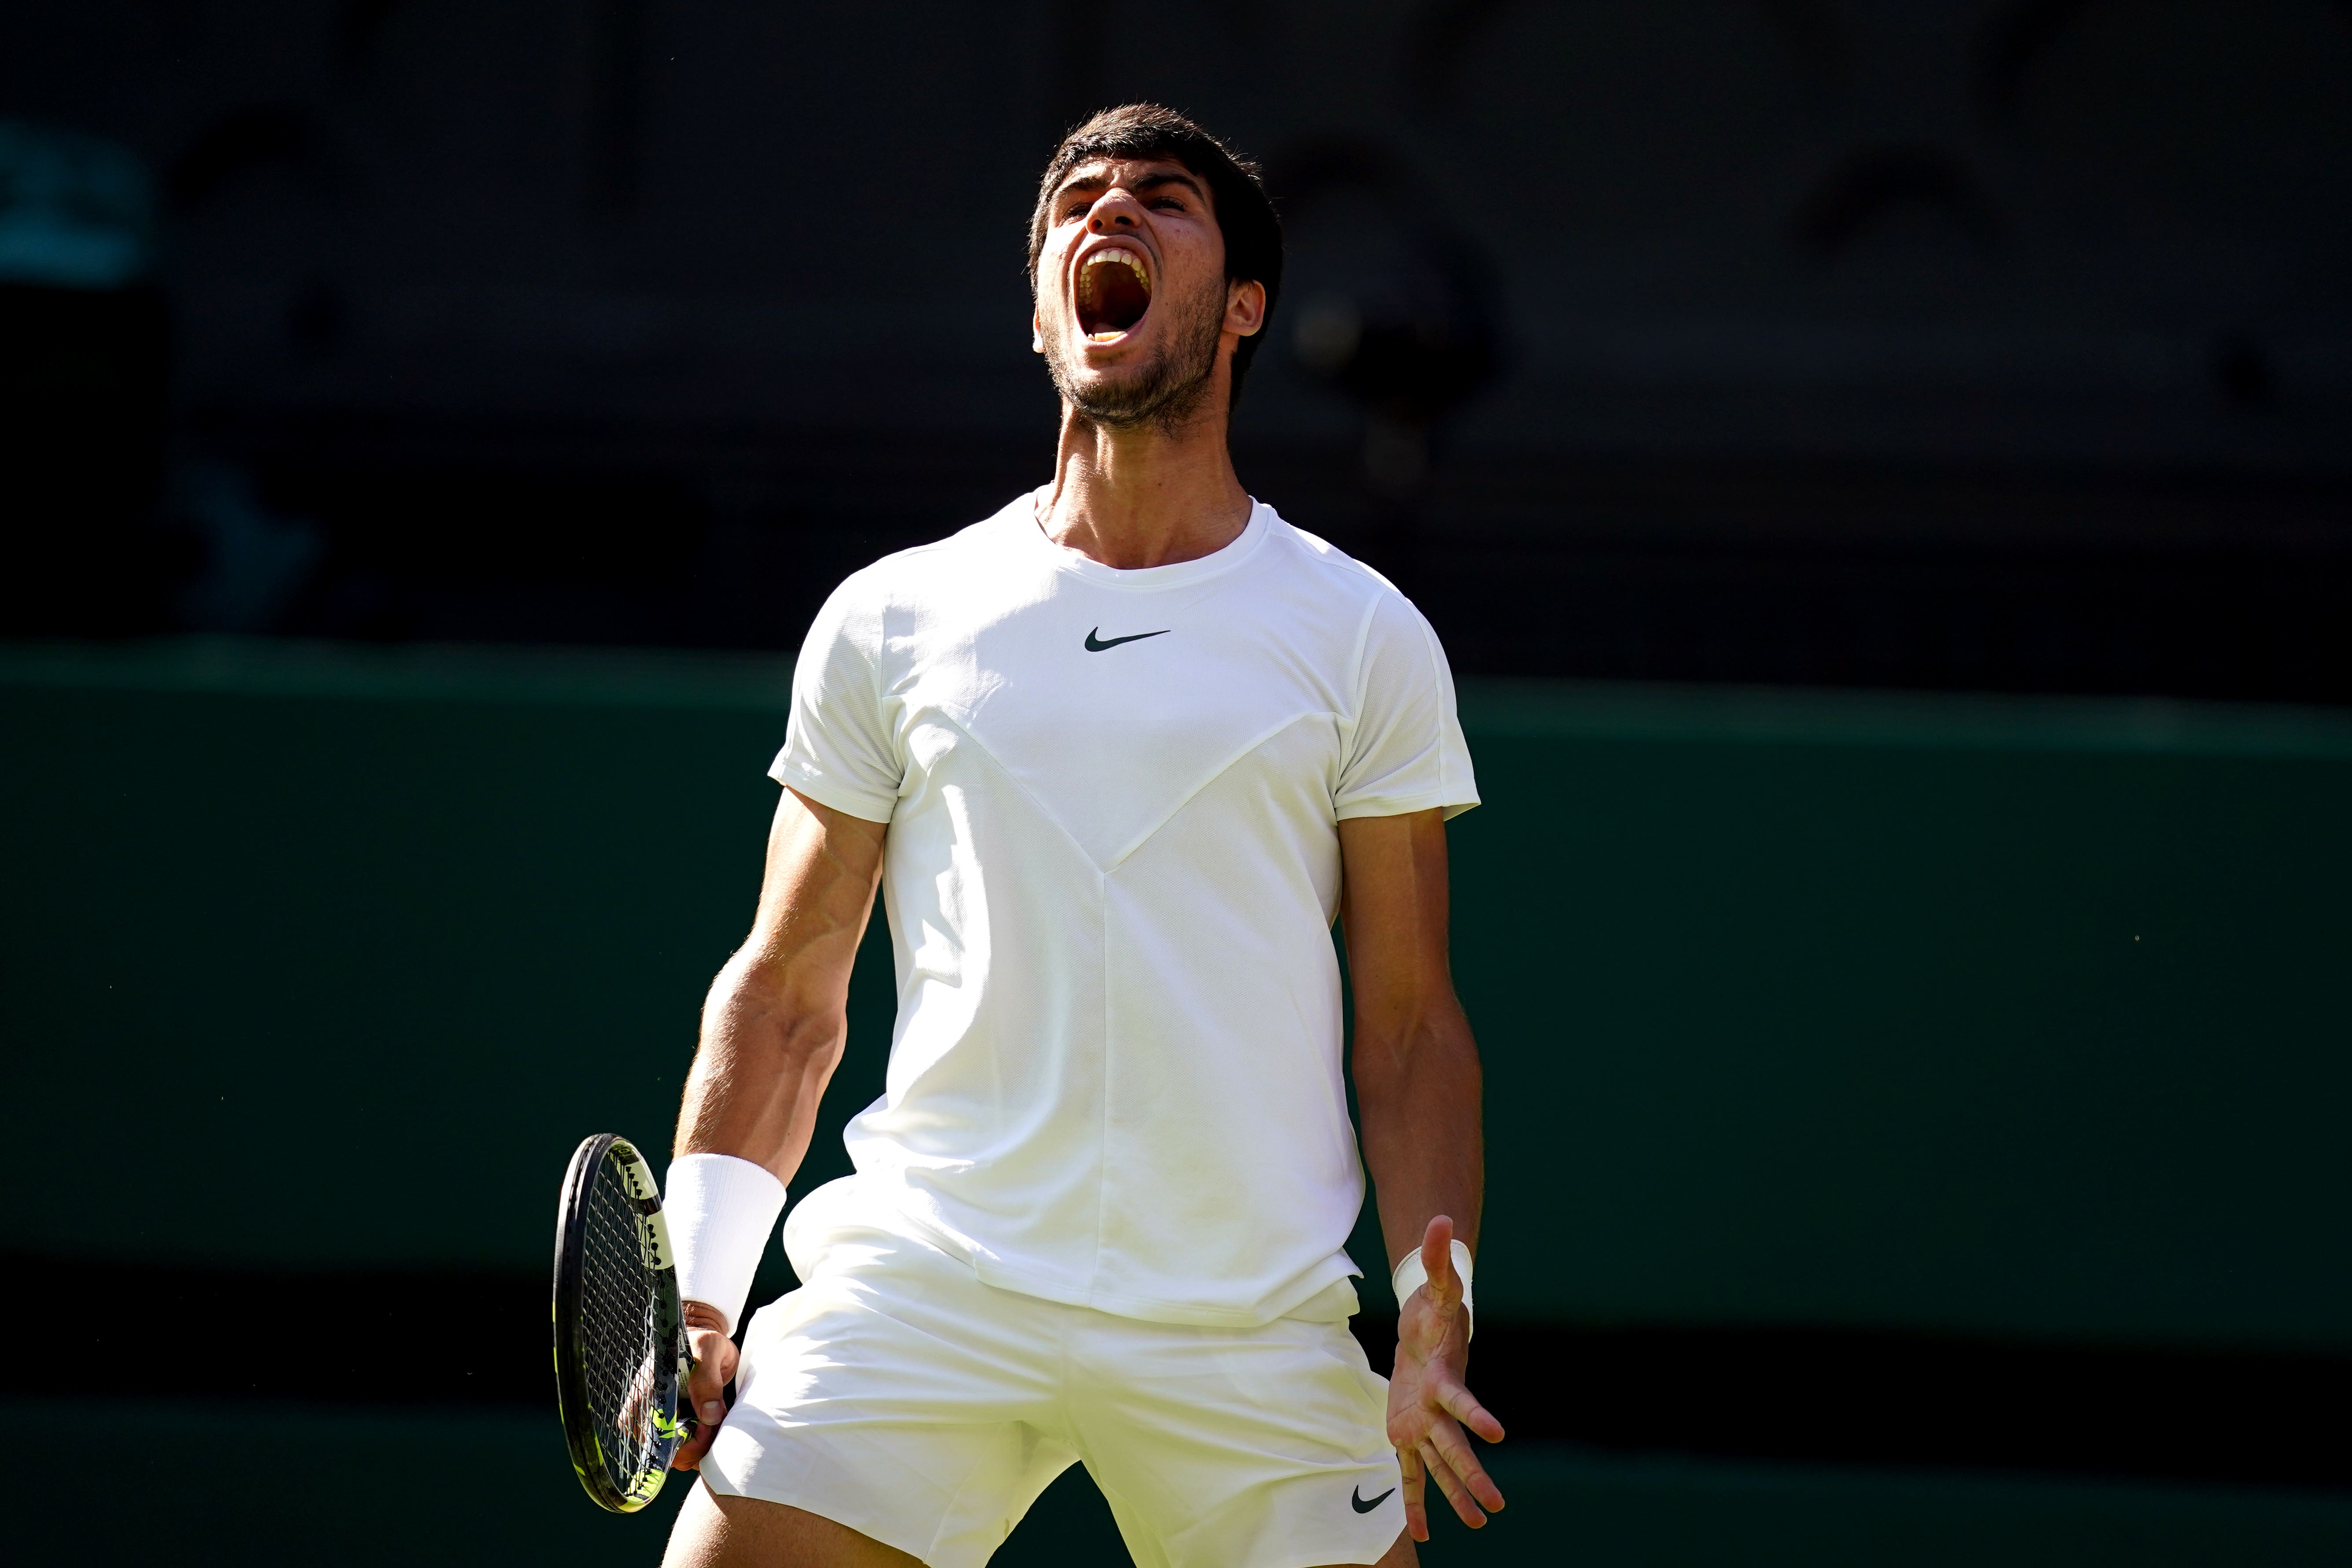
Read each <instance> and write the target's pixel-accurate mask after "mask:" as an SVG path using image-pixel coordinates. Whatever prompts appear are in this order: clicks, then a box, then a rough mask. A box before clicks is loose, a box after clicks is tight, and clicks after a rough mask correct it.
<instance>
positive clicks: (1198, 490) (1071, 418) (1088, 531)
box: [1037, 377, 1250, 571]
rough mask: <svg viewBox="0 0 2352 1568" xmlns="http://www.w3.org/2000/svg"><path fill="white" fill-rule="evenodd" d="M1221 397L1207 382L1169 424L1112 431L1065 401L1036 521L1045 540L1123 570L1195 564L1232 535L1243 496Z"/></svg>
mask: <svg viewBox="0 0 2352 1568" xmlns="http://www.w3.org/2000/svg"><path fill="white" fill-rule="evenodd" d="M1219 379H1220V380H1222V379H1223V378H1222V377H1221V378H1219ZM1221 393H1222V388H1213V389H1212V390H1211V392H1210V395H1209V396H1208V397H1206V398H1204V399H1203V400H1202V407H1201V409H1200V410H1198V411H1197V412H1196V413H1195V414H1194V415H1193V416H1192V418H1190V419H1188V420H1186V421H1185V422H1184V423H1183V424H1182V425H1181V426H1179V427H1177V428H1176V429H1173V430H1169V429H1164V428H1162V427H1161V426H1160V425H1159V424H1158V423H1157V422H1146V423H1145V424H1143V425H1141V426H1132V427H1129V428H1122V429H1113V428H1111V427H1109V426H1103V425H1099V424H1097V423H1096V422H1095V421H1093V420H1091V419H1088V418H1086V417H1085V416H1082V415H1080V414H1078V413H1077V412H1076V410H1075V409H1073V408H1071V407H1070V405H1068V404H1064V405H1062V443H1061V450H1060V452H1059V453H1058V454H1057V455H1056V458H1055V465H1054V489H1053V492H1052V494H1051V495H1050V496H1049V497H1048V498H1047V500H1045V505H1044V506H1043V508H1042V509H1041V514H1040V516H1039V517H1038V520H1037V521H1038V523H1039V525H1040V526H1041V527H1043V528H1044V529H1045V536H1046V537H1047V538H1048V539H1051V540H1052V541H1054V542H1055V543H1056V544H1060V545H1063V546H1065V547H1066V548H1068V549H1071V550H1075V551H1077V552H1079V553H1080V554H1082V555H1085V556H1087V558H1089V559H1091V560H1094V561H1098V562H1100V563H1102V564H1104V565H1106V566H1113V567H1118V568H1120V569H1121V570H1126V571H1133V570H1135V569H1138V568H1140V567H1145V566H1169V565H1173V564H1174V563H1177V562H1179V561H1197V560H1199V559H1200V558H1201V557H1202V556H1203V555H1212V554H1214V553H1215V552H1218V551H1220V550H1223V548H1224V547H1225V546H1226V545H1228V544H1231V543H1232V542H1234V540H1236V539H1238V538H1240V537H1241V533H1242V530H1243V529H1244V527H1246V526H1247V525H1248V523H1249V517H1250V499H1249V492H1248V491H1247V490H1244V489H1242V481H1241V478H1240V476H1239V475H1237V474H1235V473H1234V460H1233V456H1232V454H1230V453H1229V452H1227V451H1226V450H1225V419H1226V408H1225V399H1224V397H1223V395H1221Z"/></svg>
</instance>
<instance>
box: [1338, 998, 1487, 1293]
mask: <svg viewBox="0 0 2352 1568" xmlns="http://www.w3.org/2000/svg"><path fill="white" fill-rule="evenodd" d="M1354 1071H1355V1080H1356V1103H1357V1109H1358V1110H1359V1112H1360V1116H1361V1120H1362V1125H1363V1149H1364V1163H1365V1165H1366V1166H1367V1167H1368V1168H1369V1169H1370V1172H1371V1177H1372V1185H1373V1188H1374V1191H1375V1194H1376V1195H1377V1199H1378V1203H1379V1206H1380V1215H1381V1240H1382V1241H1383V1242H1384V1243H1385V1244H1386V1245H1387V1247H1388V1256H1389V1263H1390V1265H1391V1267H1394V1266H1395V1264H1396V1263H1397V1262H1398V1261H1399V1260H1401V1259H1402V1258H1403V1257H1404V1255H1405V1254H1406V1253H1408V1252H1411V1251H1412V1250H1413V1249H1414V1248H1415V1247H1419V1246H1420V1245H1421V1240H1422V1235H1423V1231H1424V1230H1425V1229H1426V1228H1427V1227H1428V1225H1429V1222H1430V1220H1431V1218H1432V1217H1433V1216H1434V1215H1451V1216H1452V1218H1453V1220H1454V1234H1455V1235H1456V1236H1457V1237H1460V1238H1461V1239H1462V1240H1463V1241H1464V1242H1465V1243H1466V1244H1467V1245H1468V1246H1469V1247H1471V1249H1472V1250H1473V1251H1475V1250H1476V1248H1477V1246H1478V1217H1479V1209H1480V1205H1482V1204H1483V1203H1484V1201H1485V1195H1486V1154H1485V1146H1484V1134H1483V1131H1482V1129H1481V1119H1482V1113H1481V1109H1480V1084H1479V1068H1478V1047H1477V1043H1476V1041H1475V1039H1473V1038H1472V1037H1471V1033H1470V1023H1469V1020H1468V1019H1467V1018H1465V1016H1463V1013H1462V1008H1461V1005H1460V1004H1459V1003H1458V1002H1456V1001H1454V998H1453V996H1452V994H1450V989H1449V992H1448V994H1446V995H1445V996H1444V998H1442V999H1441V1000H1437V1001H1433V1003H1432V1004H1431V1005H1430V1006H1429V1007H1428V1008H1427V1009H1426V1010H1425V1011H1423V1012H1422V1013H1421V1014H1419V1015H1418V1016H1413V1017H1411V1018H1409V1019H1403V1020H1399V1021H1398V1022H1396V1023H1394V1024H1374V1023H1370V1022H1369V1021H1368V1020H1366V1019H1364V1018H1363V1017H1362V1016H1359V1017H1358V1019H1357V1024H1356V1044H1355V1059H1354Z"/></svg>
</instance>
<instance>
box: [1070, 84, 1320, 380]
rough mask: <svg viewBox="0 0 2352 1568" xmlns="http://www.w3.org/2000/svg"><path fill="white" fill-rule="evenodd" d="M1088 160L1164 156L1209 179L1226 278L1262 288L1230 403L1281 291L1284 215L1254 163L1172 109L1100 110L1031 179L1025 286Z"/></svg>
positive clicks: (1241, 347) (1237, 352)
mask: <svg viewBox="0 0 2352 1568" xmlns="http://www.w3.org/2000/svg"><path fill="white" fill-rule="evenodd" d="M1091 158H1137V159H1141V158H1165V159H1168V160H1170V161H1171V162H1172V163H1181V164H1183V165H1184V167H1185V168H1187V169H1189V170H1190V171H1192V173H1193V174H1198V175H1199V176H1200V177H1201V178H1202V179H1204V180H1206V181H1208V183H1209V203H1210V205H1211V206H1212V207H1213V209H1214V216H1215V217H1216V220H1217V232H1218V233H1219V234H1221V235H1223V237H1224V241H1225V279H1226V281H1228V282H1231V281H1234V280H1235V279H1248V280H1249V281H1251V282H1254V283H1256V284H1258V285H1260V286H1262V287H1263V288H1264V289H1265V318H1264V324H1261V325H1260V326H1259V328H1258V330H1257V331H1256V333H1255V335H1253V336H1250V337H1246V338H1244V339H1243V340H1242V341H1241V342H1240V343H1239V344H1237V345H1236V346H1235V347H1234V394H1233V401H1234V403H1239V402H1240V401H1241V400H1242V377H1243V376H1244V375H1245V374H1247V373H1248V371H1249V363H1250V360H1251V358H1252V357H1253V356H1255V354H1256V353H1257V345H1258V344H1259V343H1260V342H1264V341H1265V329H1266V324H1270V323H1271V322H1272V321H1273V320H1274V302H1275V301H1276V300H1278V299H1280V298H1281V297H1282V220H1281V219H1280V218H1278V217H1276V216H1275V212H1274V201H1273V199H1272V198H1271V197H1269V196H1268V195H1266V194H1265V184H1264V183H1263V182H1262V181H1261V180H1260V178H1259V176H1258V168H1257V165H1256V164H1255V163H1251V162H1250V161H1249V160H1248V159H1246V158H1244V157H1242V156H1240V155H1239V154H1237V153H1234V151H1233V149H1232V148H1230V147H1227V146H1226V145H1225V144H1224V143H1223V142H1220V141H1218V140H1217V139H1216V138H1215V137H1213V136H1212V135H1210V134H1209V133H1208V132H1206V131H1203V130H1202V128H1201V127H1200V126H1198V125H1196V124H1194V123H1193V122H1192V121H1191V120H1188V119H1186V118H1185V117H1184V116H1183V115H1181V114H1179V113H1177V112H1176V111H1175V110H1172V109H1165V108H1162V107H1161V106H1160V105H1159V104H1156V103H1125V104H1121V105H1119V106H1118V108H1117V109H1106V110H1103V111H1102V112H1101V113H1099V114H1097V115H1096V116H1095V117H1094V118H1093V119H1091V120H1089V121H1087V122H1086V123H1085V124H1083V125H1081V126H1079V127H1078V128H1077V129H1076V130H1075V131H1073V132H1070V133H1069V134H1068V135H1067V136H1065V137H1063V138H1062V144H1061V145H1060V146H1058V147H1056V148H1055V149H1054V156H1053V157H1052V158H1051V159H1050V160H1048V161H1047V163H1046V164H1045V178H1044V179H1043V180H1040V181H1039V182H1038V184H1037V207H1036V210H1035V211H1034V212H1033V213H1031V214H1030V215H1029V287H1030V289H1031V291H1032V292H1034V291H1035V289H1036V287H1037V258H1038V256H1039V255H1040V254H1041V253H1042V252H1043V251H1044V250H1045V231H1046V229H1047V228H1049V227H1051V226H1052V223H1053V212H1052V203H1053V200H1054V188H1055V186H1056V185H1059V184H1061V183H1062V181H1063V179H1064V177H1065V176H1066V175H1067V174H1069V172H1070V171H1071V170H1072V169H1075V168H1076V167H1077V166H1078V165H1079V164H1080V163H1085V162H1087V160H1088V159H1091Z"/></svg>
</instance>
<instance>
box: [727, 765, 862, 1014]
mask: <svg viewBox="0 0 2352 1568" xmlns="http://www.w3.org/2000/svg"><path fill="white" fill-rule="evenodd" d="M886 833H887V824H884V823H879V822H869V821H867V820H866V818H864V817H861V816H852V815H850V814H849V813H848V812H845V811H836V810H835V809H834V808H833V807H832V806H829V805H824V804H823V803H822V802H819V801H814V800H811V799H810V798H808V797H807V796H806V795H802V794H801V793H800V792H799V791H797V790H793V789H790V788H787V789H786V790H784V791H783V796H782V799H781V800H779V801H778V802H777V803H776V816H775V820H774V821H773V823H772V824H771V825H770V826H769V829H768V862H767V871H766V873H765V875H764V877H763V878H762V879H761V885H760V909H759V913H758V915H757V916H756V917H755V918H754V920H753V921H752V927H751V941H750V942H747V943H746V944H745V950H744V956H745V957H746V958H747V959H748V960H749V963H750V965H751V968H753V969H754V970H755V971H757V972H759V973H761V975H762V977H763V978H765V979H767V980H768V981H769V982H770V983H771V984H781V985H787V986H789V987H791V988H792V989H794V990H798V991H802V992H803V993H808V992H812V991H814V992H818V993H825V992H838V993H840V994H846V993H847V991H848V987H849V971H850V968H851V966H852V965H853V964H854V963H856V959H857V944H858V942H859V940H860V938H862V937H863V936H864V935H865V932H866V915H867V912H868V911H869V910H871V909H872V908H873V903H874V889H875V886H876V884H877V882H878V881H879V879H880V878H881V874H882V843H883V838H884V836H885V835H886Z"/></svg>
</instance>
